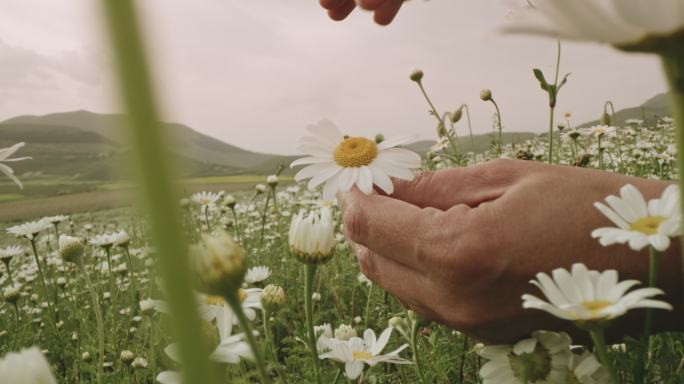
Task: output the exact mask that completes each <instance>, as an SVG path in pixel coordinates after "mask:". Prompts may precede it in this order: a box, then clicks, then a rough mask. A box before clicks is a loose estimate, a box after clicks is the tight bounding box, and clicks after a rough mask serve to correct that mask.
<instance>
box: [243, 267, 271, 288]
mask: <svg viewBox="0 0 684 384" xmlns="http://www.w3.org/2000/svg"><path fill="white" fill-rule="evenodd" d="M269 276H271V270H270V269H269V268H268V267H264V266H257V267H252V268H250V269H248V270H247V274H245V282H247V283H249V284H255V283H261V282H262V281H264V280H266V279H268V277H269Z"/></svg>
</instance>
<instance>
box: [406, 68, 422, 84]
mask: <svg viewBox="0 0 684 384" xmlns="http://www.w3.org/2000/svg"><path fill="white" fill-rule="evenodd" d="M423 75H424V74H423V71H422V70H420V69H418V68H416V69H414V70H413V71H411V75H410V76H409V79H411V80H412V81H415V82H416V83H420V82H421V80H423Z"/></svg>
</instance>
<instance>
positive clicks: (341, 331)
mask: <svg viewBox="0 0 684 384" xmlns="http://www.w3.org/2000/svg"><path fill="white" fill-rule="evenodd" d="M334 335H335V338H336V339H338V340H344V341H347V340H349V339H351V338H352V337H358V336H357V334H356V329H354V327H352V326H351V325H347V324H342V325H340V326H339V327H337V329H335V332H334Z"/></svg>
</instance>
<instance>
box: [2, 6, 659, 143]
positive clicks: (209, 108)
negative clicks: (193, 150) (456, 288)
mask: <svg viewBox="0 0 684 384" xmlns="http://www.w3.org/2000/svg"><path fill="white" fill-rule="evenodd" d="M97 3H98V2H96V1H92V0H69V1H68V2H67V1H59V2H57V1H52V0H4V1H3V11H2V12H1V13H0V120H4V119H7V118H10V117H14V116H17V115H25V114H28V115H41V114H47V113H52V112H63V111H70V110H79V109H86V110H90V111H93V112H101V113H111V112H119V111H120V108H119V103H118V99H117V94H116V85H115V82H114V81H113V78H112V75H111V69H112V65H111V60H110V58H109V54H108V50H107V45H106V44H105V42H106V38H105V37H104V28H103V27H102V25H101V20H102V17H101V16H102V15H101V13H100V10H99V9H98V8H97V7H96V5H97ZM137 3H138V5H139V6H140V7H141V11H142V17H143V21H144V31H145V37H146V40H147V45H148V54H149V56H150V59H151V60H150V61H151V62H152V64H153V73H154V78H155V84H156V89H157V91H158V92H157V93H158V95H159V99H160V103H161V105H162V108H161V109H162V111H163V115H164V119H165V120H167V121H175V122H179V123H183V124H186V125H188V126H190V127H192V128H193V129H195V130H197V131H200V132H202V133H205V134H207V135H210V136H213V137H216V138H218V139H221V140H223V141H225V142H228V143H230V144H234V145H237V146H240V147H243V148H246V149H250V150H255V151H260V152H269V153H280V154H296V153H297V150H296V143H297V139H298V138H299V137H301V136H303V135H305V134H306V131H305V129H304V127H305V126H307V125H309V124H311V123H315V122H317V121H319V120H321V119H328V120H330V121H332V122H334V123H335V124H336V125H337V126H338V127H339V128H340V129H341V130H342V131H343V132H345V133H348V134H351V135H365V136H369V137H372V136H374V135H375V134H376V133H383V134H384V135H385V136H387V137H390V136H392V135H397V134H405V133H412V134H417V135H419V136H420V137H421V138H423V139H431V138H434V137H435V129H434V128H435V122H434V120H433V118H432V117H430V116H429V115H428V113H427V111H428V106H427V104H426V103H425V100H424V99H423V98H422V95H421V93H420V91H419V89H418V88H417V86H416V84H415V83H413V82H411V81H410V80H409V78H408V76H409V74H410V72H411V71H412V70H413V69H414V68H421V69H422V70H423V71H424V72H425V77H424V81H423V82H424V85H425V87H426V89H427V91H428V93H429V95H430V97H431V98H432V100H433V101H434V103H435V105H436V107H437V109H438V110H439V111H440V112H442V113H443V112H446V111H449V110H453V109H455V108H456V107H458V106H459V105H461V104H463V103H467V104H468V105H469V106H470V108H471V112H472V120H473V129H474V131H475V132H476V133H487V132H490V131H491V129H492V122H493V121H492V116H493V109H492V106H491V104H488V103H484V102H482V101H481V100H480V99H479V93H480V90H481V89H483V88H490V89H491V90H492V91H493V94H494V98H495V99H496V100H497V102H498V103H499V105H500V107H501V113H502V117H503V123H504V130H506V131H533V132H543V131H545V130H546V129H548V128H547V127H548V125H547V124H548V122H547V121H548V101H547V100H548V99H547V96H546V94H545V93H544V92H543V91H542V90H541V89H540V88H539V86H538V83H537V82H536V80H535V79H534V77H533V75H532V68H535V67H537V68H540V69H542V70H543V71H544V72H545V73H546V74H547V78H549V77H551V76H552V73H553V70H554V66H555V55H556V44H555V41H553V40H549V39H543V38H538V37H527V36H508V35H502V34H501V33H499V32H498V29H499V28H500V27H501V26H502V25H504V24H505V23H506V21H507V20H508V19H510V17H511V12H513V11H514V10H515V9H516V8H518V7H520V6H522V5H523V4H525V1H523V0H520V1H517V0H430V1H424V0H412V1H410V2H408V3H406V4H405V5H404V7H403V9H402V10H401V11H400V13H399V15H398V16H397V18H396V20H395V21H394V23H392V24H391V25H390V26H387V27H380V26H377V25H375V24H374V23H373V21H372V15H371V14H370V13H368V12H365V11H360V10H358V9H357V10H356V11H354V13H353V14H352V15H351V16H350V17H349V18H348V19H347V20H345V21H343V22H333V21H331V20H329V19H328V18H327V16H326V14H325V12H324V11H323V9H321V8H320V7H319V5H318V1H316V0H287V1H277V0H202V1H201V2H192V1H187V0H144V1H138V2H137ZM198 4H200V6H198ZM561 72H562V74H564V73H567V72H571V73H572V74H571V75H570V78H569V81H568V84H567V85H566V87H565V88H563V90H562V91H561V94H560V96H559V103H558V111H559V114H561V115H562V114H563V113H565V112H571V113H572V120H573V122H574V123H581V122H585V121H588V120H593V119H596V118H598V116H599V114H600V113H601V111H602V108H603V103H604V102H605V101H606V100H611V101H612V102H613V103H614V104H615V106H616V108H618V109H619V108H625V107H632V106H637V105H640V104H641V103H642V102H643V101H645V100H646V99H648V98H650V97H652V96H654V95H655V94H657V93H660V92H663V91H664V90H665V89H666V85H665V79H664V77H663V75H662V74H661V71H660V64H659V62H658V60H657V59H656V58H655V57H653V56H648V55H639V54H626V53H622V52H619V51H617V50H615V49H613V48H611V47H606V46H599V45H595V44H578V43H564V44H563V56H562V62H561ZM458 130H459V134H464V133H465V132H467V128H466V126H465V125H463V123H461V124H460V125H459V126H458Z"/></svg>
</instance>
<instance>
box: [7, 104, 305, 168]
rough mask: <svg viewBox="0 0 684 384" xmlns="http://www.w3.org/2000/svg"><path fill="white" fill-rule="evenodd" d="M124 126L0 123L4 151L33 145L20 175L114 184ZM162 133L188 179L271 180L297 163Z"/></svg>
mask: <svg viewBox="0 0 684 384" xmlns="http://www.w3.org/2000/svg"><path fill="white" fill-rule="evenodd" d="M123 124H127V119H126V117H125V116H124V115H120V114H97V113H92V112H88V111H74V112H65V113H53V114H49V115H44V116H19V117H15V118H11V119H9V120H6V121H3V122H0V147H2V146H4V145H6V144H12V143H15V142H17V141H26V142H29V143H31V145H28V146H26V148H24V149H22V152H21V153H22V155H25V156H32V157H33V161H31V162H21V163H16V164H14V167H15V172H16V173H17V174H19V175H21V174H22V173H24V172H34V173H35V172H42V173H44V174H47V175H56V176H68V177H75V178H79V179H82V180H109V179H113V178H116V176H115V172H113V171H112V170H113V169H116V166H117V165H119V164H122V163H123V162H124V161H125V158H126V156H127V154H126V153H127V148H126V147H125V145H124V144H123V143H124V141H123V140H122V139H121V137H120V135H119V132H120V129H119V128H120V127H121V126H122V125H123ZM162 127H163V129H164V130H167V131H168V132H169V137H172V138H174V140H173V142H172V143H171V151H172V153H173V154H174V155H175V156H176V157H177V159H176V160H177V161H176V162H177V164H179V165H182V167H183V168H182V169H183V171H182V174H183V176H186V177H201V176H213V175H230V174H241V173H251V174H267V173H272V172H274V171H275V169H276V167H277V166H278V164H281V163H282V164H289V162H291V161H292V160H293V159H294V158H295V157H294V156H280V155H272V154H264V153H257V152H251V151H247V150H244V149H242V148H239V147H236V146H234V145H230V144H227V143H224V142H222V141H220V140H217V139H214V138H212V137H210V136H207V135H204V134H202V133H199V132H197V131H195V130H193V129H192V128H190V127H187V126H185V125H182V124H176V123H163V125H162Z"/></svg>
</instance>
